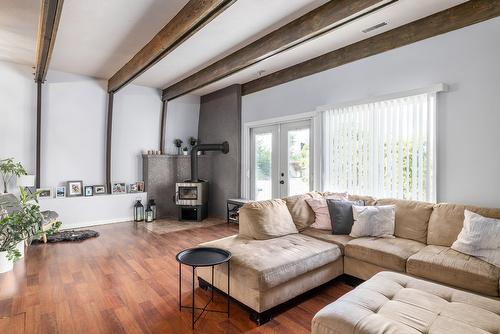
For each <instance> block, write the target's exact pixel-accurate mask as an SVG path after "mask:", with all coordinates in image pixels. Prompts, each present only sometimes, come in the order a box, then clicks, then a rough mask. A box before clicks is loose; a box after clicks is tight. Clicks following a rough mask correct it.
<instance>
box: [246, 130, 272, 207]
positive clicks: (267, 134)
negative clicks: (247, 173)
mask: <svg viewBox="0 0 500 334" xmlns="http://www.w3.org/2000/svg"><path fill="white" fill-rule="evenodd" d="M277 133H278V128H277V127H274V126H271V127H262V128H255V129H252V143H251V146H252V156H251V161H252V167H251V172H252V173H251V174H252V176H251V178H252V198H254V199H255V200H257V201H261V200H266V199H271V198H274V197H276V196H277V194H276V189H277V187H276V184H275V183H276V181H275V180H276V174H277V167H278V166H277V165H278V159H277V157H278V148H277Z"/></svg>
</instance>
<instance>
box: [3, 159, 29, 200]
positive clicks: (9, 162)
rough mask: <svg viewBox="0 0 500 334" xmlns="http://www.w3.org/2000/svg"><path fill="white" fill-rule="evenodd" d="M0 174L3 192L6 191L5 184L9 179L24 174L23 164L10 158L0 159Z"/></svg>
mask: <svg viewBox="0 0 500 334" xmlns="http://www.w3.org/2000/svg"><path fill="white" fill-rule="evenodd" d="M0 175H1V176H2V181H3V192H4V193H5V194H6V193H7V185H8V184H9V182H10V180H11V179H12V178H13V177H14V176H16V177H19V176H21V175H26V170H24V167H23V165H21V163H20V162H15V161H14V159H12V158H7V159H3V160H0Z"/></svg>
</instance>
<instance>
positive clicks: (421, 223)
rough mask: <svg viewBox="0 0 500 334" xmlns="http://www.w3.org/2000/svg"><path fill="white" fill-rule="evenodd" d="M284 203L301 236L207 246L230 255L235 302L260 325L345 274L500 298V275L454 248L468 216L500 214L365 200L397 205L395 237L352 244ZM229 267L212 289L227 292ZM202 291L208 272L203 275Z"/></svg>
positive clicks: (296, 199) (301, 205)
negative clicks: (409, 279) (404, 279)
mask: <svg viewBox="0 0 500 334" xmlns="http://www.w3.org/2000/svg"><path fill="white" fill-rule="evenodd" d="M317 196H322V194H320V193H309V194H304V195H301V196H293V197H291V198H288V199H285V200H286V202H287V206H288V209H289V210H290V213H291V216H292V218H293V220H294V222H295V223H296V226H297V229H298V230H299V232H300V233H296V234H289V235H286V236H280V237H277V238H272V239H268V240H252V239H248V238H244V237H241V236H238V235H236V236H232V237H228V238H224V239H220V240H215V241H212V242H208V243H205V244H203V245H204V246H208V245H209V246H213V247H220V248H224V249H227V250H229V251H231V252H232V253H233V258H232V259H231V265H232V269H231V296H232V297H233V298H234V299H236V300H238V301H239V302H241V303H242V304H244V305H246V306H247V307H248V308H249V309H250V310H251V315H252V318H253V319H254V320H256V321H257V322H258V323H259V322H262V321H266V320H267V319H268V318H269V315H270V314H271V313H272V310H271V309H272V308H274V307H275V306H277V305H280V304H282V303H284V302H286V301H288V300H290V299H292V298H294V297H296V296H298V295H300V294H302V293H304V292H306V291H308V290H310V289H313V288H315V287H318V286H320V285H322V284H323V283H326V282H328V281H329V280H331V279H333V278H335V277H337V276H339V275H341V274H342V273H345V274H348V275H351V276H354V277H357V278H360V279H363V280H367V279H369V278H370V277H372V276H373V275H375V274H377V273H378V272H381V271H387V270H389V271H393V272H400V273H405V274H407V275H411V276H416V277H421V278H423V279H426V280H431V281H435V282H438V283H441V284H446V285H449V286H452V287H456V288H459V289H464V290H469V291H472V292H475V293H479V294H482V295H486V296H489V297H496V298H498V297H499V283H500V268H499V267H496V266H494V265H492V264H489V263H487V262H484V261H482V260H480V259H478V258H475V257H472V256H468V255H465V254H462V253H459V252H456V251H454V250H452V249H451V248H450V246H451V244H452V243H453V242H454V241H455V239H456V238H457V236H458V234H459V232H460V230H461V228H462V225H463V220H464V210H465V209H468V210H470V211H473V212H476V213H478V214H480V215H483V216H486V217H491V218H500V209H486V208H479V207H474V206H463V205H455V204H445V203H440V204H432V203H425V202H416V201H404V200H394V199H374V198H371V197H366V196H350V199H351V200H359V199H362V200H364V201H365V203H366V205H388V204H394V205H395V206H396V219H395V238H371V237H370V238H366V237H363V238H351V237H350V236H348V235H332V234H331V232H330V231H325V230H318V229H314V228H311V227H310V225H311V224H312V222H313V221H314V213H313V212H312V210H311V209H310V208H309V207H308V205H307V203H306V202H305V200H304V199H305V198H310V197H317ZM224 270H226V269H225V267H224V268H223V266H221V267H220V268H217V269H216V275H215V282H214V286H215V287H216V288H218V289H220V290H222V291H227V287H226V286H225V284H226V283H225V282H226V281H227V276H226V275H227V273H225V272H224ZM198 276H199V278H200V279H201V280H200V282H201V283H202V285H206V282H210V274H209V272H208V271H204V270H201V269H200V271H199V272H198Z"/></svg>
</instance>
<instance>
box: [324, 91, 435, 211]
mask: <svg viewBox="0 0 500 334" xmlns="http://www.w3.org/2000/svg"><path fill="white" fill-rule="evenodd" d="M435 109H436V94H435V93H426V94H419V95H412V96H407V97H400V98H392V99H386V100H379V101H375V102H370V103H364V104H358V105H350V106H344V107H338V108H331V109H330V110H325V111H324V112H323V115H322V117H323V119H322V124H323V136H322V137H323V156H322V159H321V160H322V170H323V173H322V174H323V175H322V180H323V188H324V189H325V190H333V191H348V192H350V193H356V194H366V195H372V196H375V197H379V198H380V197H394V198H401V199H413V200H424V201H432V202H434V201H435V199H436V182H435V166H436V159H435V141H436V138H435V137H436V121H435V119H436V116H435Z"/></svg>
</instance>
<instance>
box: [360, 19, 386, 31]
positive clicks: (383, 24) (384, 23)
mask: <svg viewBox="0 0 500 334" xmlns="http://www.w3.org/2000/svg"><path fill="white" fill-rule="evenodd" d="M386 25H387V22H380V23H379V24H376V25H374V26H371V27H370V28H366V29H364V30H362V31H363V32H364V33H365V34H366V33H369V32H370V31H373V30H375V29H378V28H382V27H383V26H386Z"/></svg>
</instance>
